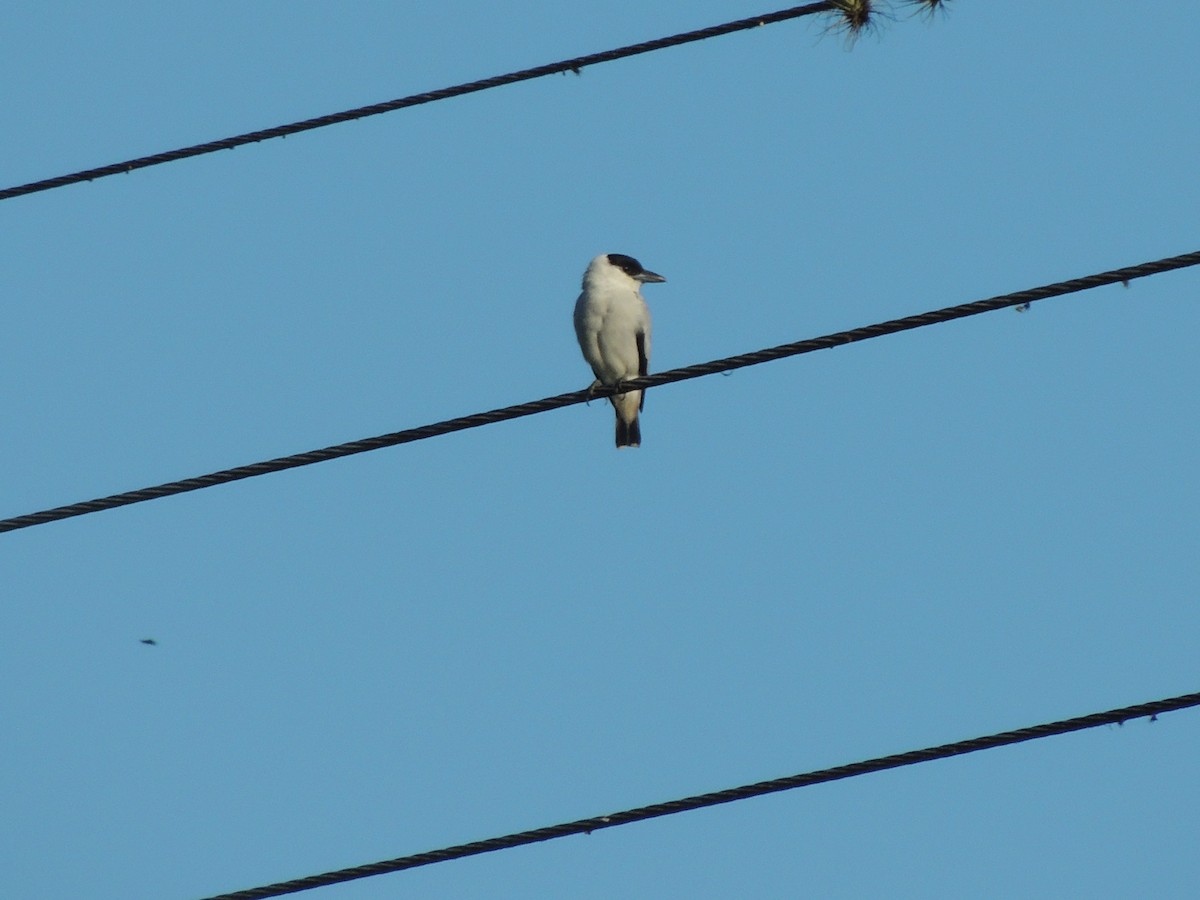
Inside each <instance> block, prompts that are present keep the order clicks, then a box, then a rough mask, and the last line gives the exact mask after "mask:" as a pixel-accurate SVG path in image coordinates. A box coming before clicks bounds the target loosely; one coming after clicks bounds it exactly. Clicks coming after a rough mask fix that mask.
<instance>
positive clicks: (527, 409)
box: [0, 250, 1200, 532]
mask: <svg viewBox="0 0 1200 900" xmlns="http://www.w3.org/2000/svg"><path fill="white" fill-rule="evenodd" d="M1198 263H1200V250H1196V251H1193V252H1191V253H1185V254H1182V255H1181V256H1171V257H1167V258H1165V259H1159V260H1154V261H1153V262H1145V263H1141V264H1139V265H1136V266H1127V267H1125V268H1123V269H1113V270H1112V271H1110V272H1100V273H1098V274H1095V275H1086V276H1084V277H1082V278H1073V279H1071V280H1070V281H1060V282H1058V283H1056V284H1047V285H1043V286H1042V287H1036V288H1030V289H1029V290H1024V291H1018V292H1016V293H1013V294H1001V295H1000V296H997V297H990V298H988V299H985V300H976V301H974V302H973V303H964V304H961V305H959V306H949V307H946V308H945V309H936V310H932V311H931V312H925V313H919V314H918V315H915V316H907V317H905V318H903V319H892V320H890V321H887V322H879V323H878V324H875V325H864V326H862V327H860V328H852V329H850V330H849V331H838V332H835V333H833V334H827V335H824V336H822V337H816V338H808V339H807V340H802V341H796V342H794V343H791V344H780V345H779V346H778V347H769V348H767V349H765V350H756V351H754V352H752V353H743V354H740V355H738V356H729V357H726V358H725V359H717V360H713V361H712V362H706V363H698V364H696V365H692V366H685V367H684V368H681V369H672V370H670V371H668V372H660V373H659V374H657V375H647V376H645V377H643V378H631V379H629V380H628V381H626V382H624V384H623V385H622V390H631V389H634V388H652V387H658V386H660V385H664V384H671V383H673V382H676V381H686V380H688V379H690V378H699V377H701V376H702V375H714V374H716V373H718V372H729V371H732V370H733V369H740V368H743V367H744V366H756V365H759V364H761V363H765V362H771V361H772V360H776V359H784V358H786V357H789V356H799V355H800V354H803V353H811V352H812V351H814V350H825V349H828V348H831V347H840V346H843V345H845V344H852V343H855V342H856V341H865V340H869V339H871V338H877V337H883V336H884V335H888V334H896V333H897V332H901V331H909V330H911V329H913V328H924V327H925V326H927V325H936V324H938V323H941V322H950V321H953V320H954V319H962V318H965V317H966V316H975V315H979V314H980V313H985V312H991V311H993V310H997V309H1003V308H1004V307H1007V306H1021V305H1026V304H1029V303H1034V302H1037V301H1038V300H1045V299H1048V298H1050V297H1059V296H1062V295H1064V294H1072V293H1076V292H1078V291H1086V290H1089V289H1090V288H1094V287H1100V286H1101V285H1106V284H1116V283H1117V282H1121V283H1126V282H1129V281H1132V280H1133V279H1135V278H1145V277H1146V276H1148V275H1157V274H1159V273H1161V272H1169V271H1171V270H1173V269H1182V268H1186V267H1188V266H1194V265H1197V264H1198ZM613 393H615V390H614V389H613V388H598V389H596V390H595V391H594V392H593V393H591V394H590V395H589V393H588V391H586V390H583V391H572V392H571V393H568V394H558V395H557V396H554V397H545V398H543V399H541V400H531V401H529V402H528V403H519V404H517V405H516V406H506V407H503V408H501V409H493V410H490V411H488V412H481V413H475V414H474V415H469V416H462V417H460V418H457V419H447V420H446V421H444V422H435V423H433V424H431V425H422V426H421V427H419V428H410V429H408V430H406V431H395V432H392V433H391V434H382V435H379V436H377V437H371V438H364V439H362V440H357V441H350V442H348V443H344V444H335V445H333V446H331V447H324V448H322V449H320V450H310V451H308V452H307V453H297V454H295V455H292V456H281V457H278V458H276V459H268V460H264V461H263V462H256V463H251V464H250V465H245V466H238V467H236V468H233V469H223V470H221V471H219V472H212V473H210V474H208V475H200V476H198V477H195V478H185V479H183V480H182V481H171V482H167V483H166V484H159V485H155V486H153V487H146V488H141V489H140V490H136V491H127V492H125V493H122V494H113V495H111V496H108V497H100V498H97V499H95V500H85V501H83V502H80V503H72V504H70V505H68V506H57V507H54V508H53V509H44V510H41V511H40V512H34V513H28V514H26V515H22V516H15V517H13V518H9V519H3V520H0V532H5V531H16V530H17V529H20V528H30V527H32V526H34V525H43V524H45V523H47V522H55V521H58V520H59V519H69V518H71V517H73V516H82V515H87V514H88V513H94V512H100V511H102V510H106V509H116V508H117V507H119V506H128V505H130V504H133V503H142V502H143V501H146V500H156V499H158V498H160V497H170V496H172V495H174V494H183V493H187V492H188V491H196V490H200V489H201V488H208V487H213V486H215V485H218V484H227V483H229V482H231V481H240V480H241V479H243V478H254V477H257V476H259V475H267V474H269V473H271V472H281V471H283V470H284V469H294V468H297V467H298V466H307V465H311V464H313V463H319V462H325V461H326V460H330V459H340V458H341V457H343V456H353V455H354V454H356V453H366V452H367V451H369V450H380V449H382V448H384V447H394V446H396V445H398V444H408V443H411V442H413V441H423V440H425V439H426V438H431V437H436V436H437V435H441V434H450V433H451V432H454V431H464V430H466V429H468V428H478V427H480V426H481V425H492V424H494V423H496V422H505V421H507V420H509V419H519V418H521V417H523V416H531V415H534V414H535V413H542V412H548V411H549V410H552V409H559V408H561V407H564V406H572V405H574V404H576V403H583V402H585V401H587V400H589V399H594V398H596V397H608V396H610V395H612V394H613Z"/></svg>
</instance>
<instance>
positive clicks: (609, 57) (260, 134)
mask: <svg viewBox="0 0 1200 900" xmlns="http://www.w3.org/2000/svg"><path fill="white" fill-rule="evenodd" d="M822 12H839V13H842V10H841V8H840V6H839V2H822V3H807V4H805V5H803V6H795V7H792V8H791V9H782V10H778V11H776V12H770V13H764V14H763V15H761V16H753V17H751V18H749V19H738V20H736V21H733V22H725V23H723V24H721V25H711V26H709V27H708V28H701V29H698V30H696V31H685V32H683V33H682V34H675V35H671V36H669V37H662V38H658V39H656V40H652V41H644V42H642V43H640V44H630V45H629V46H627V47H618V48H617V49H615V50H604V51H601V52H600V53H591V54H588V55H587V56H578V57H575V58H574V59H564V60H562V61H560V62H555V63H549V64H547V65H542V66H535V67H534V68H532V69H521V70H519V71H517V72H509V73H508V74H506V75H495V76H493V77H491V78H484V79H481V80H480V81H469V82H467V83H465V84H458V85H454V86H453V87H446V88H441V89H439V90H435V91H427V92H426V93H423V94H412V95H410V96H408V97H401V98H399V99H397V100H388V101H386V102H384V103H374V104H372V105H370V106H360V107H358V108H357V109H347V110H343V111H342V112H336V113H330V114H328V115H324V116H318V117H316V118H315V119H305V120H304V121H302V122H292V123H290V124H288V125H276V126H275V127H274V128H264V129H262V130H260V131H251V132H247V133H246V134H239V135H234V136H233V137H227V138H222V139H221V140H216V141H208V142H206V143H203V144H194V145H193V146H190V147H181V148H179V149H177V150H167V151H165V152H163V153H155V154H154V155H153V156H142V157H139V158H137V159H127V160H125V161H123V162H118V163H112V164H111V165H107V166H99V167H97V168H94V169H84V170H82V171H79V172H73V173H71V174H69V175H59V176H58V177H56V178H47V179H44V180H42V181H33V182H30V183H29V184H22V185H17V186H15V187H10V188H5V189H3V190H0V200H7V199H9V198H10V197H20V196H22V195H24V194H34V193H37V192H38V191H48V190H51V189H52V188H59V187H65V186H66V185H69V184H78V183H79V182H81V181H94V180H95V179H97V178H105V177H107V176H109V175H119V174H121V173H122V172H132V171H133V170H134V169H145V168H147V167H149V166H157V165H161V164H163V163H169V162H175V161H176V160H180V159H188V158H190V157H193V156H203V155H204V154H206V153H215V152H216V151H218V150H232V149H233V148H234V147H241V146H242V145H243V144H254V143H258V142H259V141H266V140H270V139H271V138H277V137H286V136H287V135H289V134H298V133H300V132H302V131H311V130H313V129H314V128H324V127H325V126H327V125H337V124H338V123H340V122H350V121H353V120H355V119H365V118H367V117H368V116H377V115H379V114H381V113H386V112H392V111H394V110H398V109H407V108H408V107H410V106H420V105H422V104H424V103H433V102H435V101H438V100H449V99H450V98H451V97H461V96H462V95H463V94H473V93H476V92H477V91H486V90H490V89H491V88H497V87H503V86H504V85H508V84H515V83H517V82H519V81H529V80H531V79H534V78H542V77H544V76H546V75H556V74H559V73H563V72H576V73H578V72H579V71H581V70H582V69H584V68H586V67H587V66H594V65H598V64H599V63H604V62H611V61H613V60H617V59H625V58H627V57H630V56H638V55H639V54H642V53H650V52H652V51H655V50H664V49H666V48H668V47H678V46H680V45H681V44H690V43H693V42H695V41H703V40H707V39H708V38H713V37H719V36H721V35H725V34H732V33H734V32H737V31H747V30H749V29H751V28H758V27H760V26H763V25H773V24H775V23H776V22H784V21H787V20H789V19H798V18H800V17H801V16H809V15H813V14H814V13H822ZM843 14H844V13H843ZM853 27H854V28H861V27H862V26H853Z"/></svg>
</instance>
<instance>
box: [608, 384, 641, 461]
mask: <svg viewBox="0 0 1200 900" xmlns="http://www.w3.org/2000/svg"><path fill="white" fill-rule="evenodd" d="M641 393H642V392H641V391H630V392H629V393H627V394H617V395H616V396H614V397H613V398H612V404H613V408H614V409H615V410H616V411H617V448H618V449H620V448H621V447H640V446H641V445H642V426H641V425H640V424H639V422H638V407H639V406H640V405H641V399H642V398H641V396H640V395H641Z"/></svg>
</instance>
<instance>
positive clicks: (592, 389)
mask: <svg viewBox="0 0 1200 900" xmlns="http://www.w3.org/2000/svg"><path fill="white" fill-rule="evenodd" d="M598 387H600V379H599V378H597V379H596V380H595V381H593V382H592V383H591V384H589V385H588V389H587V399H586V400H584V401H583V402H584V403H585V404H590V403H591V402H592V401H593V400H595V399H596V388H598Z"/></svg>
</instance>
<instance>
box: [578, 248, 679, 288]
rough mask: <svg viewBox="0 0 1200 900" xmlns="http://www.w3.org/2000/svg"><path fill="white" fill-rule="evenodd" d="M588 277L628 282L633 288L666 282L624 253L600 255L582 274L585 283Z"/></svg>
mask: <svg viewBox="0 0 1200 900" xmlns="http://www.w3.org/2000/svg"><path fill="white" fill-rule="evenodd" d="M589 277H595V278H597V279H603V280H605V281H608V280H618V281H624V280H629V281H633V282H635V284H634V286H635V287H636V286H637V285H642V284H654V283H657V282H662V281H666V280H667V279H665V278H663V277H662V276H661V275H659V274H658V273H657V272H651V271H650V270H649V269H647V268H645V267H644V266H643V265H642V264H641V263H640V262H638V261H637V260H636V259H634V258H633V257H632V256H626V255H625V254H624V253H601V254H600V255H599V256H597V257H596V258H595V259H593V260H592V263H591V265H589V266H588V270H587V272H586V273H585V274H584V280H585V281H586V280H587V279H588V278H589Z"/></svg>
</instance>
